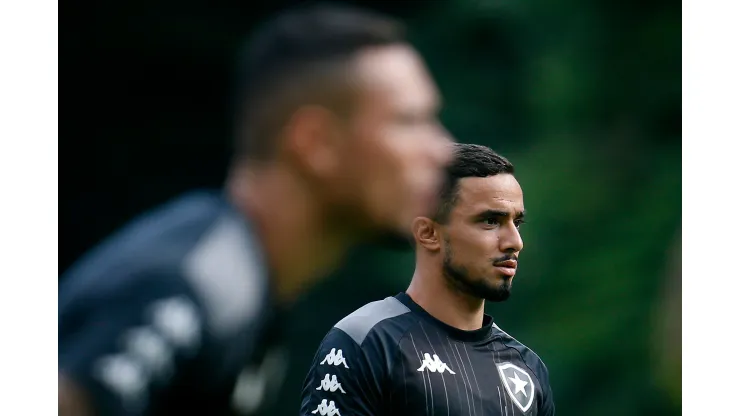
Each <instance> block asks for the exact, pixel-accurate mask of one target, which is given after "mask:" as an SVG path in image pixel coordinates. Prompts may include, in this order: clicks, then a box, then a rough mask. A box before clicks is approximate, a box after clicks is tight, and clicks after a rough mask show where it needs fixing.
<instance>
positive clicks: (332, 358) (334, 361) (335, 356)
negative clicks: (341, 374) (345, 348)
mask: <svg viewBox="0 0 740 416" xmlns="http://www.w3.org/2000/svg"><path fill="white" fill-rule="evenodd" d="M324 364H329V365H339V364H342V365H344V368H349V366H347V360H345V359H344V356H343V355H342V350H341V349H340V350H338V351H337V349H336V348H332V349H331V351H329V354H326V357H324V360H323V361H321V364H320V365H324Z"/></svg>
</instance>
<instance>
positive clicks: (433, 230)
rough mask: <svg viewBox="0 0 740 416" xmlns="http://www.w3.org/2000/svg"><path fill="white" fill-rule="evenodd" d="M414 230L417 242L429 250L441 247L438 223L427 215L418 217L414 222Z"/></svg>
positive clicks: (436, 249)
mask: <svg viewBox="0 0 740 416" xmlns="http://www.w3.org/2000/svg"><path fill="white" fill-rule="evenodd" d="M412 231H413V233H414V240H416V244H418V245H420V246H421V247H424V248H425V249H427V250H429V251H438V250H439V249H440V241H439V237H440V235H439V230H438V229H437V227H436V223H435V222H434V221H432V220H431V219H430V218H427V217H416V218H414V222H413V223H412Z"/></svg>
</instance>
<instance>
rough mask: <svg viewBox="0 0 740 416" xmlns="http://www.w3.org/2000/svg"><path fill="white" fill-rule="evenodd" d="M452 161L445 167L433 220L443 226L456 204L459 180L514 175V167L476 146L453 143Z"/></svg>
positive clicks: (487, 150)
mask: <svg viewBox="0 0 740 416" xmlns="http://www.w3.org/2000/svg"><path fill="white" fill-rule="evenodd" d="M453 146H454V155H455V156H454V159H453V161H452V163H451V164H450V165H449V166H448V167H447V175H446V180H445V184H444V186H443V187H442V191H441V196H440V200H439V205H438V208H437V212H436V214H435V216H434V220H435V221H436V222H438V223H440V224H444V223H446V222H447V221H448V220H449V216H450V212H451V211H452V209H453V208H454V207H455V203H456V202H457V194H458V189H459V186H458V184H459V182H460V179H463V178H471V177H476V178H487V177H489V176H494V175H498V174H502V173H510V174H512V175H513V174H514V165H512V164H511V162H509V161H508V160H506V158H504V157H503V156H501V155H499V154H498V153H496V152H494V151H493V150H492V149H491V148H489V147H486V146H481V145H477V144H468V143H454V144H453Z"/></svg>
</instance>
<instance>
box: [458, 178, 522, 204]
mask: <svg viewBox="0 0 740 416" xmlns="http://www.w3.org/2000/svg"><path fill="white" fill-rule="evenodd" d="M457 205H458V206H459V207H460V208H464V209H473V210H475V209H480V208H481V207H486V208H499V209H506V210H519V211H521V210H523V209H524V195H523V193H522V188H521V187H520V186H519V182H517V180H516V179H515V178H514V176H513V175H511V174H508V173H502V174H498V175H494V176H488V177H485V178H478V177H469V178H462V179H461V180H460V181H459V182H458V204H457Z"/></svg>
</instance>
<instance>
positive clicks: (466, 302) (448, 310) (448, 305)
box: [406, 262, 485, 331]
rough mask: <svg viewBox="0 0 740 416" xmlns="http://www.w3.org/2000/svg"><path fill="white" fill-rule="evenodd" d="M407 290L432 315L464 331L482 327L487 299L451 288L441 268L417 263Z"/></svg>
mask: <svg viewBox="0 0 740 416" xmlns="http://www.w3.org/2000/svg"><path fill="white" fill-rule="evenodd" d="M430 266H431V267H430ZM406 293H407V294H408V295H409V296H410V297H411V299H413V300H414V302H416V303H417V304H418V305H419V306H421V307H422V308H424V310H425V311H427V312H428V313H429V314H430V315H432V316H433V317H435V318H437V319H439V320H440V321H442V322H444V323H446V324H447V325H450V326H452V327H455V328H458V329H462V330H465V331H473V330H476V329H480V328H481V327H482V326H483V314H484V306H485V301H484V300H483V299H481V298H475V297H472V296H470V295H467V294H464V293H461V292H460V291H458V290H455V289H454V288H452V287H451V286H450V285H449V284H448V283H447V282H446V281H445V278H444V276H442V271H441V267H435V266H433V265H422V264H420V262H417V264H416V271H414V277H413V278H412V279H411V284H410V285H409V288H408V289H407V290H406Z"/></svg>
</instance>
